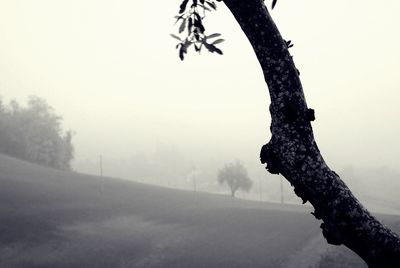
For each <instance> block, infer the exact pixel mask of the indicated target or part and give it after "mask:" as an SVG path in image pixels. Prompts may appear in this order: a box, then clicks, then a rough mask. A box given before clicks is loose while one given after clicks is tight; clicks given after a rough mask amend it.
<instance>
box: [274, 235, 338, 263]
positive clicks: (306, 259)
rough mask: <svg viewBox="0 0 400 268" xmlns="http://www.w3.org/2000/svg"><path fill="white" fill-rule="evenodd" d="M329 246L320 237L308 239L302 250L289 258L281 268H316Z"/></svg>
mask: <svg viewBox="0 0 400 268" xmlns="http://www.w3.org/2000/svg"><path fill="white" fill-rule="evenodd" d="M330 247H331V246H330V245H328V244H327V243H326V241H325V239H324V237H323V236H322V234H318V235H317V236H315V237H313V238H312V239H310V240H309V241H308V242H307V243H306V244H305V246H304V247H303V248H301V249H300V250H299V251H297V252H296V253H295V254H293V255H292V256H290V257H289V258H288V260H287V262H286V263H285V264H284V265H283V266H282V267H284V268H316V267H317V265H318V263H319V261H320V259H321V256H323V255H324V254H325V253H326V252H327V251H328V250H329V248H330Z"/></svg>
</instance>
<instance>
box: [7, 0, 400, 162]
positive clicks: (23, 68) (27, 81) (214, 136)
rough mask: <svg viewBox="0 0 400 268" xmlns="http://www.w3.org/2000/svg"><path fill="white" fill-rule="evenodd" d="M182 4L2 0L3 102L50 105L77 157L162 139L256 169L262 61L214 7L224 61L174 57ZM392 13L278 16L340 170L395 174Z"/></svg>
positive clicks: (144, 147) (262, 124)
mask: <svg viewBox="0 0 400 268" xmlns="http://www.w3.org/2000/svg"><path fill="white" fill-rule="evenodd" d="M267 3H268V1H267ZM179 4H180V3H179V0H174V1H128V0H126V1H124V0H121V1H116V0H103V1H100V0H79V1H78V0H68V1H61V0H35V1H29V0H20V1H1V2H0V59H1V60H0V74H1V75H0V95H1V96H2V97H3V98H4V99H6V100H9V99H11V98H16V99H18V100H19V101H21V102H25V101H26V99H27V96H29V95H32V94H34V95H38V96H40V97H43V98H45V99H46V100H47V101H48V102H49V104H51V105H52V106H53V107H54V108H55V110H56V111H57V113H58V114H60V115H62V116H63V118H64V126H65V128H66V129H73V130H75V131H76V133H77V134H76V136H75V137H74V139H73V142H74V145H75V148H76V161H80V160H82V159H86V158H90V159H96V157H97V156H98V155H99V154H103V155H106V156H108V157H114V158H119V157H120V158H125V157H129V156H130V155H132V154H135V153H140V152H146V151H151V150H154V147H155V145H156V144H157V143H160V142H161V143H165V144H172V145H174V146H177V147H179V150H180V151H181V152H182V153H183V154H184V155H185V156H186V157H187V158H190V159H193V161H198V159H207V158H218V159H220V160H221V161H222V162H224V161H232V160H233V159H236V158H239V159H244V161H245V162H246V163H247V164H248V165H251V166H255V165H258V154H259V149H260V147H261V145H262V144H264V143H266V142H267V141H268V140H269V137H270V134H269V122H270V119H269V113H268V105H269V96H268V91H267V87H266V85H265V83H264V81H263V77H262V72H261V69H260V67H259V64H258V63H257V61H256V57H255V55H254V53H253V51H252V49H251V47H250V45H249V43H248V41H247V40H246V38H245V36H244V34H243V33H242V32H241V30H240V28H239V26H238V25H237V23H236V22H235V21H234V19H233V18H232V16H231V15H230V14H229V12H228V11H227V10H226V8H225V7H224V5H223V4H222V3H219V5H218V7H219V10H218V11H217V12H213V14H210V15H208V17H207V20H206V22H205V23H206V29H207V32H208V33H213V32H220V33H222V34H223V38H225V39H226V42H225V43H223V44H221V45H220V47H221V48H222V49H223V51H224V55H223V56H219V55H214V54H213V55H211V54H208V53H207V52H206V51H204V52H203V53H202V55H197V54H195V53H194V52H193V53H189V54H188V56H187V57H186V59H185V61H184V62H181V61H180V60H179V58H178V54H177V51H176V50H175V48H174V47H175V44H176V42H175V40H174V39H172V38H171V37H170V36H169V33H175V32H176V31H177V29H176V27H174V25H173V23H174V19H173V16H174V15H175V14H176V13H177V11H178V6H179ZM268 5H270V3H268ZM399 12H400V3H399V2H398V1H394V0H387V1H385V2H384V3H378V2H377V1H371V0H363V1H361V0H357V1H345V0H340V1H330V2H326V1H317V0H310V1H293V0H292V1H291V0H280V1H278V4H277V6H276V8H275V9H274V11H273V12H272V15H273V18H274V19H275V20H276V23H277V25H278V27H279V28H280V30H281V32H282V35H283V36H284V38H285V39H290V40H292V42H293V43H294V47H293V48H291V53H292V55H293V56H294V60H295V63H296V65H297V67H298V69H299V70H300V72H301V76H300V78H301V80H302V82H303V86H304V90H305V94H306V97H307V102H308V105H309V106H310V107H312V108H314V109H315V110H316V121H315V122H313V127H314V131H315V137H316V140H317V143H318V145H319V147H320V149H321V152H322V155H323V156H324V158H325V160H326V161H327V162H328V164H330V165H331V166H332V167H333V168H334V169H335V167H336V168H339V169H340V168H341V167H343V166H346V165H359V166H390V167H392V168H395V169H398V167H399V166H400V158H399V157H398V155H399V153H400V142H399V141H398V137H399V136H400V124H399V123H400V121H399V116H400V105H399V99H400V93H399V90H400V81H399V70H400V51H399V47H400V38H399V34H398V33H399V29H398V27H399V26H400V17H399V16H398V14H399Z"/></svg>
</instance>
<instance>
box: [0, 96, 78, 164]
mask: <svg viewBox="0 0 400 268" xmlns="http://www.w3.org/2000/svg"><path fill="white" fill-rule="evenodd" d="M61 121H62V118H61V117H60V116H58V115H57V114H56V113H55V111H54V109H53V108H52V107H51V106H49V105H48V104H47V102H46V101H45V100H44V99H41V98H39V97H36V96H31V97H30V98H29V100H28V105H27V107H22V106H20V105H19V103H18V102H17V101H15V100H13V101H11V102H10V103H9V105H4V104H3V103H2V102H0V152H1V153H5V154H8V155H11V156H14V157H17V158H21V159H24V160H28V161H31V162H34V163H38V164H41V165H45V166H50V167H54V168H58V169H70V162H71V160H72V159H73V156H74V147H73V145H72V132H71V131H67V132H65V133H63V131H62V128H61Z"/></svg>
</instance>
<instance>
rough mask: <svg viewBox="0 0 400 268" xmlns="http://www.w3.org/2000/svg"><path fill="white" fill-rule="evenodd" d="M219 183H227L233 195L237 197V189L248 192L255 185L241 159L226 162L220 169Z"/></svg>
mask: <svg viewBox="0 0 400 268" xmlns="http://www.w3.org/2000/svg"><path fill="white" fill-rule="evenodd" d="M218 183H219V184H225V183H226V184H227V185H228V187H229V189H230V191H231V196H232V197H235V193H236V191H237V190H243V191H246V192H248V191H249V190H250V189H251V186H252V185H253V182H252V181H251V179H250V178H249V175H248V174H247V170H246V168H245V167H244V166H243V164H242V163H241V162H240V161H236V162H234V163H229V164H226V165H225V166H224V167H223V168H222V169H220V170H219V171H218Z"/></svg>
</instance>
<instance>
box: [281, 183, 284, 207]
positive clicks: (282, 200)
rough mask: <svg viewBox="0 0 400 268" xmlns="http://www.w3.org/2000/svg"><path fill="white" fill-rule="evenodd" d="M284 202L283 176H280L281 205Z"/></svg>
mask: <svg viewBox="0 0 400 268" xmlns="http://www.w3.org/2000/svg"><path fill="white" fill-rule="evenodd" d="M283 203H285V200H284V199H283V178H282V176H281V204H282V205H283Z"/></svg>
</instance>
